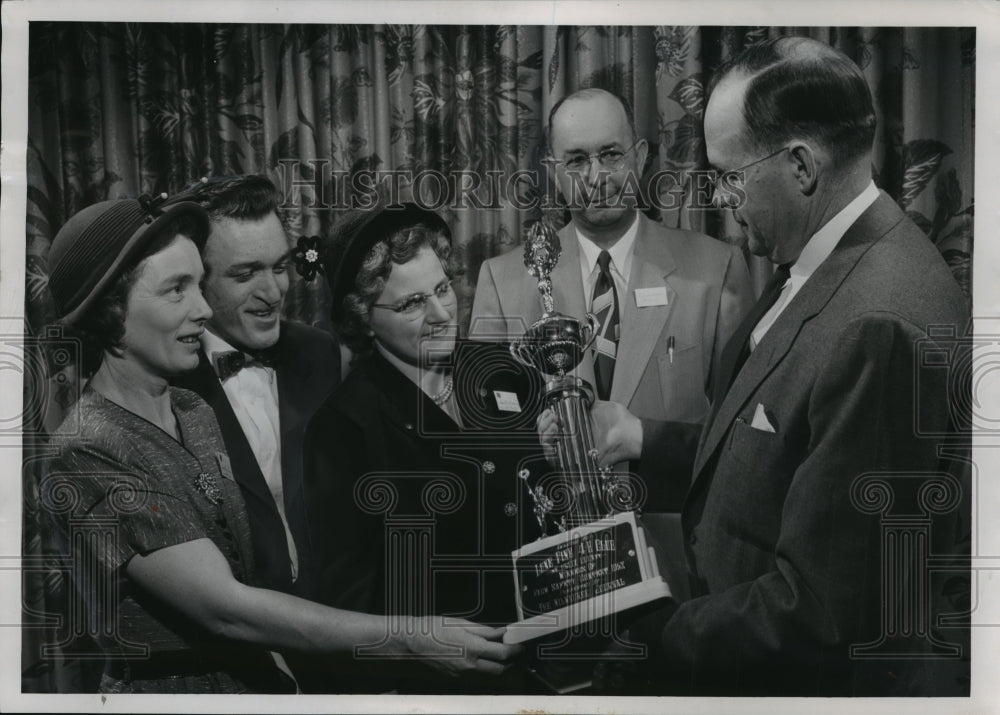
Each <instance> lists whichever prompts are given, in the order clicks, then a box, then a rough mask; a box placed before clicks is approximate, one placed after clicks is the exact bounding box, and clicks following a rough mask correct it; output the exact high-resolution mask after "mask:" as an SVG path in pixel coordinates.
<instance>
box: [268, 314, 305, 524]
mask: <svg viewBox="0 0 1000 715" xmlns="http://www.w3.org/2000/svg"><path fill="white" fill-rule="evenodd" d="M286 332H287V331H286V330H285V329H284V326H282V336H284V334H285V333H286ZM294 348H295V346H294V345H291V344H290V343H289V341H287V340H284V339H280V338H279V340H278V350H277V353H278V365H277V367H276V368H275V373H276V375H277V379H278V420H279V424H280V425H281V474H282V476H281V480H282V488H283V490H284V500H285V504H286V505H288V504H294V503H296V500H298V499H300V498H301V494H302V454H301V453H298V454H293V453H292V450H293V448H294V447H295V446H296V445H298V443H299V442H300V441H301V438H300V439H299V440H294V439H291V437H290V436H291V435H294V434H295V433H296V432H299V433H302V432H304V430H305V428H306V424H305V423H306V411H305V410H304V409H303V406H304V405H307V404H309V403H310V398H309V397H308V392H309V390H310V387H311V385H312V380H311V377H312V368H311V363H310V361H308V360H303V359H302V356H300V355H296V353H295V350H294ZM299 451H300V452H301V447H300V446H299ZM286 513H287V515H288V518H289V520H290V521H292V520H293V518H292V515H293V514H298V513H299V510H295V509H287V510H286ZM290 526H291V527H292V528H293V530H296V529H298V528H301V527H302V525H299V524H291V523H290ZM296 536H298V534H296Z"/></svg>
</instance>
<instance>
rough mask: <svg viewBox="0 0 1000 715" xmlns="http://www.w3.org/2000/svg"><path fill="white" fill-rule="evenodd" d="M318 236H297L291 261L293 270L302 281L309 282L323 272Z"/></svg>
mask: <svg viewBox="0 0 1000 715" xmlns="http://www.w3.org/2000/svg"><path fill="white" fill-rule="evenodd" d="M320 251H321V248H320V238H319V236H299V240H298V243H297V244H296V246H295V250H293V251H292V260H293V261H294V262H295V270H296V271H298V273H299V275H300V276H302V278H303V279H304V280H307V281H311V280H312V279H313V278H315V277H316V274H317V273H322V272H323V263H322V254H321V253H320Z"/></svg>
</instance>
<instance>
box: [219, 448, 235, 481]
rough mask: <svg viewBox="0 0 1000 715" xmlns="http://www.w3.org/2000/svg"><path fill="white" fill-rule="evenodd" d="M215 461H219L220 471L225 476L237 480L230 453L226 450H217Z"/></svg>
mask: <svg viewBox="0 0 1000 715" xmlns="http://www.w3.org/2000/svg"><path fill="white" fill-rule="evenodd" d="M215 461H216V462H218V463H219V472H220V473H221V474H222V476H223V477H225V478H226V479H229V480H231V481H234V482H235V481H236V477H234V476H233V465H232V464H230V463H229V455H228V454H226V453H225V452H216V453H215Z"/></svg>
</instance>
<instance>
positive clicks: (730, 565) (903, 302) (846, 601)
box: [625, 37, 968, 695]
mask: <svg viewBox="0 0 1000 715" xmlns="http://www.w3.org/2000/svg"><path fill="white" fill-rule="evenodd" d="M874 133H875V112H874V109H873V107H872V101H871V95H870V92H869V89H868V86H867V84H866V82H865V79H864V76H863V75H862V73H861V71H860V70H859V69H858V67H857V66H856V65H855V64H854V63H853V62H851V60H850V59H848V58H847V57H845V56H843V55H842V54H840V53H839V52H837V51H835V50H833V49H832V48H830V47H829V46H827V45H825V44H823V43H820V42H817V41H814V40H810V39H807V38H793V37H785V38H780V39H776V40H772V41H769V42H765V43H762V44H759V45H755V46H753V47H751V48H748V49H747V50H745V51H744V52H743V53H742V54H741V55H740V56H738V57H737V58H735V59H734V60H732V61H731V63H730V64H729V65H728V66H726V67H724V68H723V69H721V70H720V72H719V74H718V75H717V77H716V78H715V83H714V87H713V88H712V89H711V95H710V98H709V100H708V105H707V108H706V112H705V137H706V141H707V146H708V158H709V161H710V162H711V163H712V165H713V166H714V167H715V168H716V170H717V171H719V172H721V173H722V174H723V175H724V176H728V177H732V176H734V175H736V176H738V177H739V179H740V181H738V182H729V181H723V182H720V183H721V186H722V188H721V189H720V194H719V198H720V200H721V201H722V202H724V203H725V204H727V205H729V206H730V207H731V208H733V209H734V210H735V215H736V219H737V220H738V221H739V223H740V224H741V225H742V226H743V229H744V231H745V233H746V234H747V236H748V239H749V245H750V249H751V250H752V251H753V252H754V253H756V254H758V255H762V256H768V257H769V258H770V259H771V261H772V262H773V263H775V264H778V266H779V268H778V269H777V270H776V272H775V278H774V280H773V281H772V282H771V284H770V285H769V286H768V287H767V289H765V291H764V295H763V296H762V297H761V299H760V301H759V302H758V304H757V306H756V307H755V309H754V310H753V311H751V313H750V314H749V315H748V316H747V319H746V320H745V321H744V322H743V324H742V325H741V326H740V328H739V329H738V330H737V331H736V333H735V335H734V337H733V338H732V339H731V340H730V342H729V344H728V345H727V347H726V348H725V351H724V353H723V359H722V367H721V370H720V373H719V376H718V377H719V380H718V382H717V383H716V386H715V387H716V390H715V397H714V401H713V405H712V413H711V415H710V417H709V419H708V421H707V423H706V425H705V428H704V430H703V432H702V434H701V440H700V445H699V449H698V455H697V458H696V461H695V469H694V475H693V478H692V484H691V488H690V491H689V493H688V495H687V497H686V499H685V503H684V509H683V513H682V523H683V527H684V535H685V538H686V542H687V543H686V546H687V557H688V567H689V570H690V578H691V583H692V591H693V598H692V599H691V600H688V601H686V602H684V603H681V604H679V606H677V607H676V608H675V609H664V610H662V611H660V612H659V613H656V614H653V615H652V616H650V617H649V618H648V619H646V620H645V621H643V622H640V623H638V624H635V625H634V626H633V628H632V630H631V633H632V637H633V638H638V639H639V640H643V641H645V642H646V643H647V644H648V645H650V646H651V647H652V649H653V652H654V653H655V654H656V655H657V657H658V658H659V661H658V667H657V668H656V671H655V672H656V675H655V676H654V681H655V682H656V683H657V686H656V687H657V688H658V689H659V690H660V692H663V691H664V690H666V689H667V687H668V686H667V685H666V683H667V682H668V680H673V692H686V693H691V692H694V693H700V694H758V695H793V694H794V695H912V694H924V695H927V694H930V695H936V694H951V695H959V694H962V692H963V691H962V688H963V687H964V688H965V691H964V692H965V694H967V692H968V690H967V688H968V681H967V680H965V681H964V686H963V684H962V683H963V681H962V679H961V678H954V677H952V676H954V675H955V673H954V672H952V673H951V675H949V676H944V675H942V673H943V672H945V671H944V670H936V668H937V667H938V666H939V665H940V664H941V663H942V662H943V661H941V660H933V659H928V658H933V656H932V654H933V653H934V652H944V651H943V650H936V649H941V648H943V646H942V644H941V642H940V641H939V640H937V636H936V635H935V634H932V633H928V632H922V631H921V629H920V628H910V626H911V625H915V622H913V621H911V620H908V619H913V618H916V619H918V621H922V622H928V621H930V620H931V614H930V613H929V606H928V603H927V596H929V595H930V590H929V588H928V589H927V590H923V588H924V587H919V586H918V587H917V592H910V591H907V589H908V588H910V586H912V585H913V584H920V583H925V580H926V579H928V573H927V569H928V568H929V567H928V566H927V564H926V562H925V561H921V560H920V559H921V558H922V556H921V554H923V555H924V556H926V553H924V552H920V551H919V550H916V551H914V552H912V553H913V556H914V557H915V559H916V560H911V561H909V562H906V561H902V562H900V563H898V564H897V565H896V567H895V570H893V569H892V568H890V567H891V566H892V563H893V562H892V560H891V556H892V552H891V550H890V547H891V543H890V542H888V541H886V540H885V539H886V537H885V535H884V534H883V524H882V521H881V519H880V516H881V515H883V512H884V513H885V514H887V513H888V512H885V509H888V508H889V507H888V502H886V503H884V504H883V503H881V502H880V499H881V498H882V497H885V498H887V499H888V498H889V497H887V496H886V495H887V494H888V493H889V492H890V491H891V492H892V493H893V496H894V498H895V501H894V502H893V503H892V509H893V514H894V515H896V516H897V517H898V516H899V515H905V514H914V515H915V516H914V518H915V519H917V520H922V521H920V523H921V524H926V525H928V529H929V538H930V539H933V540H935V541H937V542H944V543H948V542H949V541H951V537H952V534H951V533H950V531H949V529H950V527H951V525H950V524H948V523H946V522H945V521H944V520H943V519H941V518H940V515H935V512H940V511H947V510H948V508H947V507H946V506H945V503H946V502H947V501H948V499H947V498H944V499H942V500H941V502H940V503H939V504H937V505H935V504H931V502H930V501H929V500H928V499H927V496H928V492H927V490H928V489H931V490H932V491H934V490H938V491H937V492H936V493H938V494H939V496H940V495H943V494H950V493H954V492H955V491H960V482H959V481H958V480H955V479H954V478H951V477H949V475H948V472H949V471H951V472H956V471H958V469H957V467H958V465H957V463H956V462H955V461H951V460H948V459H945V458H943V456H942V454H943V453H942V451H941V449H940V447H941V445H942V442H943V440H944V438H945V437H946V436H948V435H953V434H954V425H953V424H952V423H951V422H950V419H949V418H950V416H951V415H953V414H954V412H953V411H952V410H950V409H949V400H950V399H952V398H954V397H955V396H954V395H952V394H949V373H948V370H946V369H940V368H941V363H940V360H939V361H938V362H937V364H936V365H934V364H932V363H931V361H927V360H922V359H920V357H921V351H922V350H923V349H924V347H925V346H929V347H931V348H933V350H932V352H935V353H936V354H937V355H947V354H951V353H950V352H949V347H950V346H951V345H953V344H954V343H953V342H949V341H948V340H944V341H942V340H940V338H939V336H941V335H956V334H957V335H959V336H961V335H963V334H964V331H965V328H966V323H967V321H968V308H967V302H966V299H965V296H964V295H963V294H962V293H961V291H960V290H959V288H958V286H957V284H956V283H955V281H954V280H953V278H952V276H951V273H950V271H949V269H948V266H947V265H946V264H945V262H944V260H943V259H942V257H941V255H940V254H939V252H938V251H937V249H936V248H935V247H934V245H933V244H932V243H931V242H930V241H929V240H928V239H927V237H926V236H925V235H924V234H923V233H922V232H921V231H920V229H919V228H917V226H915V225H914V224H913V223H912V222H911V221H910V220H909V219H908V218H907V217H906V216H905V215H904V214H903V212H902V211H901V210H900V209H899V207H898V206H896V204H895V203H894V202H893V201H892V200H891V199H890V198H889V197H888V196H887V195H886V194H884V193H881V192H879V191H878V190H877V189H876V188H875V185H874V183H873V182H872V178H871V158H872V157H871V152H872V142H873V138H874ZM734 172H735V174H734ZM953 384H954V385H958V384H960V383H959V382H958V381H955V382H954V383H953ZM967 399H968V397H967V396H966V398H965V402H964V404H968V402H967ZM956 402H960V403H961V402H962V400H961V399H959V400H956ZM661 447H663V448H664V449H666V448H667V447H666V444H665V443H664V444H663V445H661ZM625 452H626V453H627V452H628V450H627V449H625ZM643 457H644V459H645V457H646V453H645V452H644V454H643ZM952 507H954V505H952ZM953 515H954V512H952V514H950V515H949V517H951V516H953ZM963 516H964V517H965V518H967V517H968V515H967V514H965V515H963ZM901 538H902V537H901ZM935 548H936V547H931V548H930V550H931V552H935ZM936 553H937V554H938V555H939V554H940V553H941V552H939V551H938V552H936ZM946 553H947V552H946ZM907 569H914V570H913V571H906V570H907ZM903 573H909V574H910V575H909V576H907V577H906V578H903V579H902V580H899V581H886V582H885V583H887V584H890V585H891V586H892V587H893V588H898V589H899V599H900V600H898V601H897V600H894V599H892V598H890V596H891V594H892V591H890V590H887V588H888V587H887V586H883V583H884V582H883V578H885V579H888V578H889V577H890V575H891V574H897V575H898V574H903ZM908 579H914V580H912V581H911V580H908ZM904 592H905V594H909V595H910V596H911V597H912V598H913V599H914V600H912V601H909V602H907V601H906V598H905V595H904ZM900 624H903V627H902V629H901V628H900V627H899V626H900ZM908 628H909V630H908ZM893 630H895V631H896V633H895V635H896V637H895V638H890V635H891V633H890V631H893ZM904 635H908V636H910V637H903V636H904Z"/></svg>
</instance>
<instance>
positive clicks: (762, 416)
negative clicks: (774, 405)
mask: <svg viewBox="0 0 1000 715" xmlns="http://www.w3.org/2000/svg"><path fill="white" fill-rule="evenodd" d="M750 426H751V427H753V428H754V429H756V430H760V431H761V432H777V431H778V430H777V429H776V426H775V423H774V420H773V419H772V417H771V415H769V414H768V412H767V410H766V409H764V405H762V404H761V403H759V402H758V403H757V409H756V410H754V413H753V421H752V422H751V423H750Z"/></svg>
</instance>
